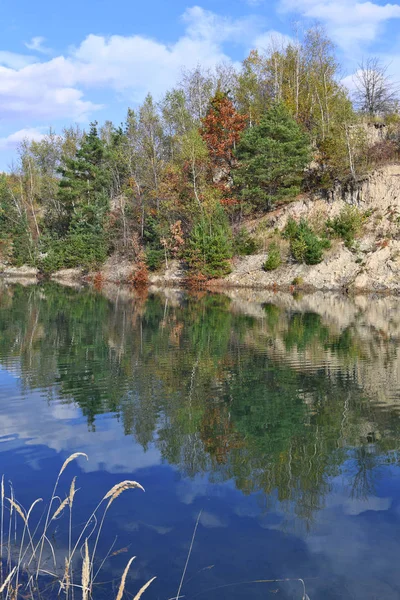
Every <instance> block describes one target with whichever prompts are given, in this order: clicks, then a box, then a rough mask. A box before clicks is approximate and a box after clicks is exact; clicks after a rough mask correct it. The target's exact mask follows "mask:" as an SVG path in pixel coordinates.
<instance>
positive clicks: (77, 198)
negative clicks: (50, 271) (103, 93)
mask: <svg viewBox="0 0 400 600" xmlns="http://www.w3.org/2000/svg"><path fill="white" fill-rule="evenodd" d="M106 158H107V157H106V148H105V142H104V141H102V140H101V139H100V138H99V135H98V131H97V124H96V123H92V124H91V126H90V131H89V133H88V134H87V135H86V136H85V138H84V140H83V142H82V145H81V147H80V148H79V150H78V151H77V152H76V155H75V156H74V157H73V158H68V157H64V161H63V164H62V166H61V167H60V169H59V171H60V173H61V175H62V179H61V180H60V184H59V193H58V199H59V202H60V203H61V205H62V206H63V208H64V222H61V223H60V226H62V228H61V231H60V233H61V234H63V233H66V231H67V230H68V228H69V226H70V225H71V221H72V219H74V218H75V220H78V219H79V220H80V219H84V220H85V221H86V222H88V223H91V222H93V221H96V220H97V221H101V220H102V218H103V216H104V212H105V210H106V209H107V205H108V199H109V188H110V171H109V168H108V163H107V160H106ZM79 213H80V214H79Z"/></svg>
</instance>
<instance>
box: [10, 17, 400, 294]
mask: <svg viewBox="0 0 400 600" xmlns="http://www.w3.org/2000/svg"><path fill="white" fill-rule="evenodd" d="M341 77H342V67H341V65H340V64H339V62H338V59H337V55H336V49H335V46H334V44H333V42H332V41H331V40H330V39H329V37H328V36H327V34H326V32H325V31H324V29H323V28H321V27H320V26H315V27H312V28H311V29H308V30H306V31H303V32H302V33H301V34H300V33H299V32H298V35H297V36H296V40H295V41H292V42H291V43H289V44H284V43H282V42H278V41H276V40H275V41H274V40H273V41H272V42H271V44H270V46H269V48H266V49H265V51H263V52H259V51H254V50H253V51H251V52H250V54H249V56H248V57H247V58H246V59H245V60H244V61H243V63H242V66H241V68H240V69H238V70H235V69H234V68H233V67H231V66H229V65H223V64H221V65H218V66H217V67H216V68H215V69H214V70H209V69H205V68H203V67H202V66H201V65H199V66H198V67H197V68H196V69H193V70H192V71H183V73H182V78H181V80H180V81H179V82H178V84H177V85H176V87H175V88H173V89H171V90H170V91H168V92H167V93H166V94H165V96H164V97H163V98H161V99H160V100H156V99H154V98H152V96H151V95H148V96H147V97H146V99H145V100H144V102H143V103H142V105H141V106H139V107H138V108H137V109H135V110H132V109H128V111H127V116H126V120H125V122H124V123H122V124H121V125H115V124H113V123H111V122H110V121H107V122H105V123H104V124H103V125H102V126H98V124H97V123H92V124H91V125H90V128H89V130H88V131H82V130H81V129H80V128H79V127H78V126H71V127H69V128H66V129H64V130H63V131H62V132H61V133H60V134H57V133H55V132H54V131H52V130H51V131H50V132H49V133H48V135H46V136H45V137H44V138H43V140H41V141H28V140H25V141H24V142H23V143H22V144H21V145H20V146H19V148H18V153H17V158H16V161H15V163H14V164H13V166H12V167H11V168H10V170H9V172H8V173H3V174H0V273H2V274H3V275H7V274H9V275H11V276H19V275H21V276H23V277H25V276H27V275H29V276H31V275H33V276H37V277H38V278H39V279H46V278H55V279H56V280H58V281H61V280H65V281H70V280H71V279H75V280H82V279H89V280H91V281H93V283H94V284H95V285H96V286H101V285H102V284H103V283H104V282H109V281H112V282H115V283H118V282H120V283H129V284H130V285H132V286H133V287H135V288H141V287H143V286H146V285H148V284H151V283H156V282H157V283H159V284H162V285H170V284H180V285H182V284H183V285H187V286H189V287H194V288H199V287H212V288H215V287H216V286H219V287H221V286H229V287H239V286H245V287H253V288H263V289H264V288H265V289H270V288H271V289H274V288H277V289H289V290H290V289H298V288H302V289H304V290H308V289H309V290H311V289H325V290H329V289H335V290H337V289H342V290H345V291H354V292H357V291H374V292H391V293H396V292H398V291H399V289H400V288H399V284H398V282H399V281H400V259H399V257H400V164H399V159H400V115H399V111H398V106H399V104H398V100H399V98H398V93H397V92H398V89H397V87H396V85H395V84H394V82H392V81H391V80H390V78H389V77H388V76H387V67H386V66H385V65H382V64H381V63H380V62H379V60H378V59H374V58H370V59H368V60H366V61H365V62H364V63H363V64H361V65H359V69H358V70H357V72H356V74H355V76H354V82H353V83H354V93H353V94H352V95H350V93H349V91H348V89H347V88H345V87H344V85H343V84H342V83H341Z"/></svg>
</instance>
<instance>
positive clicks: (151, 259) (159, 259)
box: [146, 248, 165, 271]
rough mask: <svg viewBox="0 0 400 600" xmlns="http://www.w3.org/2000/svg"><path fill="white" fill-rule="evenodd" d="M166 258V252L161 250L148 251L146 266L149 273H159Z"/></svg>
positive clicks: (152, 249) (148, 249) (149, 249)
mask: <svg viewBox="0 0 400 600" xmlns="http://www.w3.org/2000/svg"><path fill="white" fill-rule="evenodd" d="M164 258H165V251H164V250H163V249H161V250H160V249H159V248H147V249H146V265H147V268H148V269H149V271H158V269H159V268H160V267H161V265H162V263H163V261H164Z"/></svg>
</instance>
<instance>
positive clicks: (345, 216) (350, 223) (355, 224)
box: [326, 206, 366, 248]
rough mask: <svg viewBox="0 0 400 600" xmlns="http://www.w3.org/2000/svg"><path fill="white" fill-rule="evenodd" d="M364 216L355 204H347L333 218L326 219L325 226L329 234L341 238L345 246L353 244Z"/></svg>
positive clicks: (348, 246)
mask: <svg viewBox="0 0 400 600" xmlns="http://www.w3.org/2000/svg"><path fill="white" fill-rule="evenodd" d="M365 218H366V216H365V215H363V213H362V212H361V211H359V210H358V209H357V208H356V207H355V206H347V207H346V208H344V209H343V210H342V212H341V213H340V214H339V215H338V216H337V217H335V218H334V219H328V221H327V222H326V227H327V229H328V232H330V234H331V235H334V236H336V237H340V238H342V240H344V243H345V245H346V246H347V248H350V246H352V245H353V243H354V239H355V237H356V236H357V234H358V233H359V232H360V230H361V227H362V224H363V222H364V221H365Z"/></svg>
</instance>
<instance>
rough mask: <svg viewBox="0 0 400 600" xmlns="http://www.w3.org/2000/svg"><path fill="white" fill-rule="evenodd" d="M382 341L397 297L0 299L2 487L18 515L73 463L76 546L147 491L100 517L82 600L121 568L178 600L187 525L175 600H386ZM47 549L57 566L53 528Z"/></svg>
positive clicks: (397, 582) (395, 581)
mask: <svg viewBox="0 0 400 600" xmlns="http://www.w3.org/2000/svg"><path fill="white" fill-rule="evenodd" d="M248 295H249V294H248ZM399 343H400V301H399V300H397V299H389V298H382V299H366V298H360V299H356V300H350V299H345V298H340V297H336V296H323V295H321V294H320V295H315V296H305V297H303V298H301V297H300V298H293V297H291V296H283V295H282V296H281V295H271V294H269V293H267V292H265V293H264V294H259V296H257V297H255V296H254V295H253V296H251V297H249V298H246V297H240V298H239V299H238V298H234V299H232V300H231V299H229V298H228V297H226V296H213V295H209V294H202V295H198V296H187V295H184V294H182V293H174V292H172V291H169V292H167V293H166V295H165V294H162V293H161V294H158V295H157V294H149V295H148V296H147V297H143V296H141V297H135V296H134V294H133V293H131V292H127V291H126V290H119V291H118V290H111V291H110V290H103V291H101V292H96V291H93V290H74V289H67V288H61V287H58V286H55V285H49V284H48V285H44V286H28V287H23V286H20V285H15V286H6V285H3V286H2V287H1V288H0V365H1V367H0V473H4V474H5V477H6V479H7V480H12V483H13V486H14V490H15V495H16V497H17V498H18V500H19V501H20V503H21V504H22V505H23V506H25V507H28V506H29V505H30V504H31V503H32V502H33V500H34V499H35V498H37V497H42V498H44V499H46V498H48V497H49V496H50V495H51V491H52V487H53V484H54V480H55V478H56V476H57V473H58V471H59V469H60V467H61V465H62V464H63V462H64V460H65V459H66V458H67V457H68V456H69V454H71V453H73V452H78V451H80V452H85V453H86V454H87V455H88V457H89V460H88V461H86V460H84V459H82V458H80V459H78V460H77V461H76V462H73V463H71V464H70V465H68V467H67V469H66V471H65V472H64V473H63V476H62V479H61V482H60V490H59V495H60V497H61V498H63V497H64V496H65V494H66V493H68V490H69V485H70V482H71V479H72V477H73V476H75V475H77V477H78V479H77V487H79V488H80V489H79V491H78V493H77V495H76V498H75V504H74V517H73V519H74V521H73V535H74V536H77V535H78V534H79V531H80V529H81V527H82V523H84V522H85V520H86V519H87V517H88V515H89V514H90V511H91V510H92V509H93V507H94V506H95V504H96V503H97V501H98V500H99V499H101V498H102V497H103V496H104V494H105V493H106V492H107V491H108V490H109V489H110V488H111V487H112V486H113V485H115V484H116V483H118V482H119V481H121V480H124V479H129V480H132V479H133V480H136V481H138V482H140V483H141V484H142V485H143V486H144V488H145V489H146V492H145V493H143V492H141V491H140V490H129V491H126V492H124V493H123V494H121V495H120V496H119V497H118V498H117V499H116V500H115V501H114V503H113V505H112V506H111V508H110V511H109V513H108V516H107V519H106V522H105V525H104V530H103V534H102V536H101V540H100V546H99V559H100V561H101V559H102V558H103V557H104V556H106V555H107V553H108V552H110V553H111V554H113V556H110V557H109V558H108V559H107V560H106V562H105V563H104V566H103V568H102V571H101V573H100V575H99V578H98V580H97V583H98V584H99V585H98V586H96V587H95V594H94V597H95V598H97V597H98V598H102V597H104V598H112V597H115V595H116V589H117V588H118V584H119V579H120V576H121V573H122V571H123V569H124V567H125V565H126V563H127V561H128V559H129V558H130V557H131V556H136V557H137V558H136V560H135V561H134V563H133V565H132V568H131V570H130V574H129V577H128V580H127V590H128V592H130V593H131V594H133V595H134V594H135V593H136V592H137V590H138V589H139V588H140V586H141V585H143V583H145V582H146V581H147V580H148V579H150V578H151V577H153V576H157V579H156V581H155V582H154V583H153V584H152V586H151V587H150V588H149V589H148V591H147V592H146V594H145V595H144V596H143V598H150V599H165V600H167V599H169V598H173V597H176V594H177V589H178V586H179V582H180V579H181V575H182V571H183V568H184V565H185V561H186V557H187V553H188V549H189V545H190V542H191V539H192V535H193V530H194V527H195V523H196V520H197V519H198V518H199V515H200V518H199V525H198V529H197V532H196V536H195V540H194V544H193V550H192V553H191V556H190V560H189V563H188V568H187V573H186V577H185V580H184V583H183V587H182V591H181V595H182V596H184V597H185V598H199V599H201V598H207V599H212V600H213V599H221V598H229V599H234V600H236V599H245V598H254V599H258V598H260V599H261V598H263V599H265V598H270V597H271V598H274V597H276V598H281V599H292V598H293V599H301V598H302V597H303V585H302V583H301V582H300V581H299V579H302V580H304V584H305V587H306V592H307V594H308V596H309V597H310V599H311V600H316V599H321V600H322V599H323V600H329V599H334V598H335V599H336V598H356V599H359V600H366V599H371V600H372V599H378V598H379V599H385V600H389V599H392V598H393V599H394V598H398V597H399V596H400V570H399V569H398V557H399V556H400V506H399V501H400V470H399V466H398V465H399V456H400V454H399V447H400V410H399V409H400V357H399ZM41 510H43V508H41V509H39V512H40V511H41ZM51 539H52V541H53V544H54V549H55V555H56V561H57V563H59V564H60V565H63V564H64V556H65V554H66V552H67V541H66V540H67V537H66V525H65V523H64V518H61V519H59V520H57V521H55V522H54V524H52V526H51ZM110 548H111V550H110ZM48 560H49V563H50V562H51V560H50V558H48ZM60 568H62V566H61V567H60ZM283 579H285V580H289V581H285V582H282V581H273V582H263V583H255V582H254V581H256V580H257V581H259V580H283ZM251 582H254V583H251Z"/></svg>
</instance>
